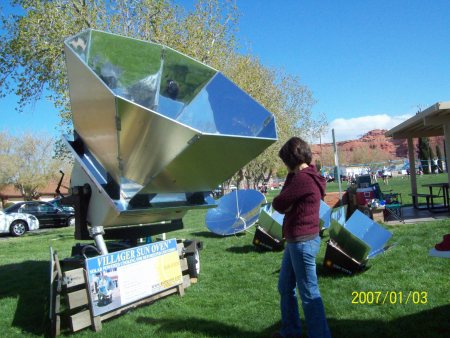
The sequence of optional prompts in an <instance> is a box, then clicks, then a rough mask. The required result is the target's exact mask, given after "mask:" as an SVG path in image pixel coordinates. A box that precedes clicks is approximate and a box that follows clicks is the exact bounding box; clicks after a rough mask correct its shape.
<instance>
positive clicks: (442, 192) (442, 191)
mask: <svg viewBox="0 0 450 338" xmlns="http://www.w3.org/2000/svg"><path fill="white" fill-rule="evenodd" d="M422 186H423V187H428V188H429V190H430V193H429V196H430V199H431V209H436V208H442V207H443V208H445V209H446V210H447V209H448V210H450V206H449V195H448V188H449V184H448V182H441V183H428V184H422ZM433 189H439V190H438V191H437V192H436V190H435V193H433ZM435 198H439V199H440V198H442V199H443V200H444V203H443V205H435V203H434V199H435ZM446 210H445V211H446Z"/></svg>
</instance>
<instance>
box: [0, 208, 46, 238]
mask: <svg viewBox="0 0 450 338" xmlns="http://www.w3.org/2000/svg"><path fill="white" fill-rule="evenodd" d="M37 229H39V220H38V219H37V218H36V217H35V216H33V215H30V214H24V213H19V212H12V213H10V214H5V213H4V212H3V211H0V233H10V234H11V235H12V236H16V237H19V236H22V235H23V234H24V233H25V232H27V231H32V230H37Z"/></svg>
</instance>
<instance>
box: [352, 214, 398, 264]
mask: <svg viewBox="0 0 450 338" xmlns="http://www.w3.org/2000/svg"><path fill="white" fill-rule="evenodd" d="M344 227H345V228H346V229H347V230H348V231H350V232H351V233H352V234H354V235H355V236H356V237H358V238H359V239H361V240H362V241H364V242H365V243H367V244H368V245H369V246H370V252H369V258H372V257H375V256H376V255H378V254H380V253H382V252H383V251H384V247H385V245H386V243H387V241H388V240H389V239H390V238H391V237H392V233H391V232H389V231H388V230H386V229H385V228H383V227H382V226H381V225H379V224H378V223H376V222H374V221H373V220H372V219H370V218H369V217H367V216H366V215H364V214H363V213H362V212H360V211H359V210H355V212H354V213H353V214H352V216H351V217H350V218H349V219H348V221H347V222H346V223H345V225H344Z"/></svg>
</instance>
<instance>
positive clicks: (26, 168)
mask: <svg viewBox="0 0 450 338" xmlns="http://www.w3.org/2000/svg"><path fill="white" fill-rule="evenodd" d="M0 136H1V141H0V159H1V161H2V171H1V177H0V185H3V186H4V185H7V184H12V185H14V187H15V188H16V189H17V190H18V191H19V192H20V193H21V195H22V197H23V199H24V200H32V199H35V198H38V197H39V190H40V189H42V188H44V187H46V186H47V185H48V183H49V182H50V181H51V180H53V179H55V178H56V177H57V176H58V174H59V170H60V169H61V166H62V163H61V162H60V161H58V160H56V159H54V158H53V157H52V155H53V140H52V139H51V138H49V137H46V136H43V135H36V136H35V135H31V134H24V135H21V136H12V135H9V134H7V133H5V132H2V133H1V135H0ZM3 164H9V166H8V167H7V168H8V169H7V170H3V169H4V166H3Z"/></svg>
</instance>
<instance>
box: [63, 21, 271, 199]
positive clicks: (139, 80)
mask: <svg viewBox="0 0 450 338" xmlns="http://www.w3.org/2000/svg"><path fill="white" fill-rule="evenodd" d="M65 55H66V61H67V71H68V77H69V93H70V102H71V108H72V113H73V114H72V115H73V124H74V128H75V130H76V132H77V134H78V135H79V136H80V138H81V139H82V141H83V143H84V145H85V147H86V148H87V149H88V150H89V152H90V154H91V155H92V157H93V158H95V160H96V161H98V163H99V164H100V165H101V167H102V168H104V169H105V171H106V172H107V176H108V177H109V178H111V179H112V180H113V181H114V182H115V183H116V184H118V186H119V190H120V192H121V193H122V194H124V195H125V196H127V197H128V198H133V197H134V196H136V195H143V194H161V193H182V192H191V193H195V192H200V191H202V192H205V191H211V190H213V189H214V188H215V187H216V186H217V185H219V184H221V183H222V182H224V181H225V180H227V179H228V178H230V177H231V176H232V175H233V174H234V173H235V172H236V171H237V170H238V169H239V168H241V167H242V166H244V165H245V164H247V163H248V162H249V161H250V160H252V159H253V158H255V157H256V156H258V155H259V154H260V153H261V152H262V151H264V149H266V148H267V147H268V146H269V145H271V144H272V143H273V142H275V141H276V139H277V135H276V124H275V120H274V117H273V115H272V114H271V113H270V112H268V111H267V110H266V109H265V108H264V107H262V106H261V105H260V104H259V103H257V102H256V101H255V100H254V99H253V98H251V97H250V96H249V95H248V94H246V93H245V92H244V91H242V90H241V89H240V88H239V87H237V86H236V85H235V84H234V83H233V82H232V81H230V80H228V79H227V78H226V77H225V76H223V75H222V74H220V73H219V72H217V71H216V70H215V69H213V68H211V67H209V66H207V65H205V64H202V63H200V62H198V61H196V60H194V59H192V58H190V57H188V56H186V55H183V54H181V53H179V52H177V51H175V50H173V49H171V48H169V47H166V46H163V45H160V44H156V43H151V42H147V41H140V40H136V39H131V38H126V37H123V36H118V35H115V34H110V33H105V32H101V31H96V30H87V31H84V32H81V33H79V34H77V35H76V36H74V37H71V38H68V39H67V40H66V41H65ZM223 154H230V156H226V157H225V156H223ZM199 163H202V165H200V166H199Z"/></svg>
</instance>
